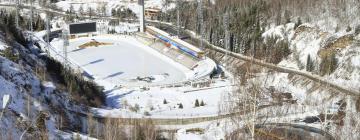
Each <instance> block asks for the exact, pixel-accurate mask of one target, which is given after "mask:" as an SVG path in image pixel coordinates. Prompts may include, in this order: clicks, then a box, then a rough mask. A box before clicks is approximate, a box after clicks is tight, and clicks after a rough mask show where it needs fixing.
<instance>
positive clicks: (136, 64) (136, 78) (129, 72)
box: [68, 36, 187, 86]
mask: <svg viewBox="0 0 360 140" xmlns="http://www.w3.org/2000/svg"><path fill="white" fill-rule="evenodd" d="M68 52H69V53H68V56H69V59H71V60H72V61H74V62H75V63H77V64H78V65H80V66H81V68H82V69H83V70H84V71H86V72H87V73H88V74H89V75H91V76H92V77H93V78H94V79H95V80H104V81H107V82H110V83H112V84H117V85H129V86H130V85H131V86H136V85H138V86H140V85H158V84H172V83H178V82H182V81H184V80H185V79H186V76H185V71H186V70H187V68H186V67H185V66H182V65H181V64H179V63H177V62H175V61H173V60H171V59H170V58H168V57H166V56H164V55H162V54H161V53H159V52H157V51H156V50H153V49H152V48H150V47H148V46H146V45H144V44H142V43H140V42H139V41H138V40H137V39H135V38H133V37H131V36H97V37H85V38H78V39H74V40H71V41H70V46H69V48H68Z"/></svg>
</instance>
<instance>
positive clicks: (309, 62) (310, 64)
mask: <svg viewBox="0 0 360 140" xmlns="http://www.w3.org/2000/svg"><path fill="white" fill-rule="evenodd" d="M313 70H314V62H313V61H312V60H311V57H310V55H308V57H307V60H306V71H309V72H311V71H313Z"/></svg>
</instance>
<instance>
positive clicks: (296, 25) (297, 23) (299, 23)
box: [294, 17, 302, 29]
mask: <svg viewBox="0 0 360 140" xmlns="http://www.w3.org/2000/svg"><path fill="white" fill-rule="evenodd" d="M301 24H302V21H301V18H300V17H298V19H297V22H296V23H295V26H294V29H296V28H297V27H299V26H300V25H301Z"/></svg>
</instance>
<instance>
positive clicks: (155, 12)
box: [145, 8, 161, 20]
mask: <svg viewBox="0 0 360 140" xmlns="http://www.w3.org/2000/svg"><path fill="white" fill-rule="evenodd" d="M160 13H161V10H160V9H158V8H146V9H145V18H146V19H151V20H154V19H157V18H158V16H159V15H160Z"/></svg>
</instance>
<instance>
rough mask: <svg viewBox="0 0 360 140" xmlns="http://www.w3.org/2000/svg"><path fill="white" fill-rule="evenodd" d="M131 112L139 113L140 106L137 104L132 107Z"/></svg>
mask: <svg viewBox="0 0 360 140" xmlns="http://www.w3.org/2000/svg"><path fill="white" fill-rule="evenodd" d="M129 110H130V111H133V112H138V111H139V110H140V106H139V105H138V104H135V105H134V106H130V108H129Z"/></svg>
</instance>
